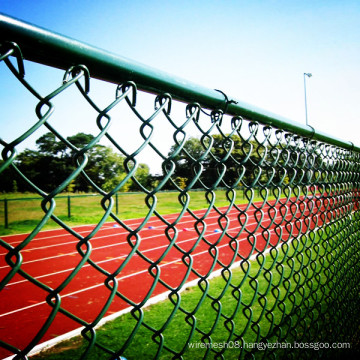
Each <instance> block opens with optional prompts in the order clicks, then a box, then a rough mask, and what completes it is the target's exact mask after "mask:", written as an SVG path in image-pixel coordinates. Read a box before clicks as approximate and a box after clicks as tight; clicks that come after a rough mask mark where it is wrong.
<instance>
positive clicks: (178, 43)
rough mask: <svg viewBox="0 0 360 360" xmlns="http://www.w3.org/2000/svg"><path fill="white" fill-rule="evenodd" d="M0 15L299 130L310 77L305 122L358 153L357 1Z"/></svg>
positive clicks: (200, 3) (9, 5)
mask: <svg viewBox="0 0 360 360" xmlns="http://www.w3.org/2000/svg"><path fill="white" fill-rule="evenodd" d="M0 12H2V13H5V14H7V15H10V16H14V17H17V18H19V19H22V20H25V21H28V22H31V23H33V24H36V25H38V26H41V27H45V28H48V29H50V30H53V31H55V32H59V33H61V34H64V35H66V36H70V37H72V38H75V39H78V40H81V41H84V42H86V43H89V44H91V45H94V46H97V47H100V48H103V49H106V50H109V51H112V52H114V53H117V54H119V55H122V56H124V57H127V58H130V59H134V60H136V61H138V62H141V63H144V64H146V65H149V66H152V67H155V68H158V69H160V70H163V71H166V72H169V73H171V74H174V75H176V76H178V77H183V78H185V79H188V80H191V81H192V82H195V83H198V84H201V85H204V86H206V87H209V88H216V89H221V90H223V91H224V92H226V93H227V94H229V95H230V96H231V97H233V98H236V99H239V100H241V101H244V102H248V103H250V104H253V105H255V106H257V107H260V108H263V109H265V110H267V111H270V112H273V113H277V114H279V115H282V116H284V117H287V118H289V119H291V120H293V121H297V122H302V123H304V122H305V110H304V83H303V73H304V72H311V73H312V74H313V77H312V78H310V79H307V97H308V118H309V123H310V124H311V125H312V126H313V127H315V128H316V129H318V130H320V131H323V132H326V133H328V134H332V135H334V136H336V137H338V138H341V139H344V140H348V141H352V142H354V143H355V144H356V145H358V146H359V145H360V139H359V135H358V134H359V133H360V131H359V130H360V125H359V124H360V121H359V120H360V71H359V64H360V27H359V25H358V24H359V23H360V1H359V0H343V1H340V0H338V1H333V0H324V1H323V0H319V1H316V0H311V1H307V0H302V1H297V0H293V1H292V0H278V1H275V0H262V1H261V0H252V1H250V0H246V1H242V0H238V1H236V0H229V1H226V0H192V1H188V0H182V1H160V0H159V1H157V0H154V1H151V0H148V1H145V0H143V1H140V0H131V1H130V0H108V1H106V0H104V1H95V0H87V1H85V0H78V1H76V0H71V1H70V0H62V1H49V0H47V1H44V0H23V1H18V0H11V1H10V0H7V1H4V0H0ZM0 76H1V74H0ZM0 121H1V120H0ZM2 136H5V135H2Z"/></svg>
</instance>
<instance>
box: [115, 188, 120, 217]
mask: <svg viewBox="0 0 360 360" xmlns="http://www.w3.org/2000/svg"><path fill="white" fill-rule="evenodd" d="M115 211H116V215H118V214H119V195H118V193H116V195H115Z"/></svg>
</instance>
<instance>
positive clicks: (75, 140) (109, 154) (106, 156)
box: [0, 133, 149, 192]
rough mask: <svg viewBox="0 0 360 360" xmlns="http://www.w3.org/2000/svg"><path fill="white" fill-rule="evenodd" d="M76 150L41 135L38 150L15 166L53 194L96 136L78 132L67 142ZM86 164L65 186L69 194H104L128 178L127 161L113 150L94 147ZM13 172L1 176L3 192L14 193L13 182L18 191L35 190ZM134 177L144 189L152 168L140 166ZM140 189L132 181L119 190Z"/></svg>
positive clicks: (26, 153)
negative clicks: (74, 192)
mask: <svg viewBox="0 0 360 360" xmlns="http://www.w3.org/2000/svg"><path fill="white" fill-rule="evenodd" d="M66 140H67V141H68V142H70V143H71V144H72V145H73V147H74V148H71V147H70V146H68V145H67V144H66V143H64V142H62V141H60V140H58V139H57V137H56V136H55V135H54V134H52V133H46V134H44V135H42V136H41V137H40V138H39V139H38V140H37V141H36V145H37V150H30V149H26V150H24V151H23V152H22V153H20V154H19V155H18V156H17V158H16V159H15V161H14V165H15V166H16V167H17V168H18V169H19V171H20V172H21V173H22V174H24V176H25V177H26V178H27V179H28V180H29V181H30V182H32V183H33V184H34V185H35V186H37V187H39V188H40V189H42V190H43V191H45V192H50V191H53V190H54V189H55V188H56V187H57V186H59V185H60V184H61V183H62V182H64V181H66V180H67V179H68V178H69V176H70V175H71V174H72V173H73V172H74V171H75V170H76V169H77V168H79V166H80V164H81V163H82V162H83V160H84V156H83V154H82V153H80V152H79V151H81V150H82V149H83V148H84V147H85V146H86V145H88V144H89V143H90V142H91V141H92V140H94V136H93V135H91V134H85V133H78V134H76V135H73V136H69V137H68V138H67V139H66ZM85 155H86V157H87V163H86V165H85V167H84V168H83V172H82V173H80V174H79V175H78V176H77V177H75V179H73V180H72V181H70V182H69V184H68V185H67V186H66V189H67V190H68V191H83V192H87V191H93V190H95V188H97V187H99V188H101V189H103V190H104V191H110V190H112V189H114V188H115V187H116V186H117V185H118V184H120V182H121V181H122V180H123V179H124V178H125V177H126V176H127V172H126V170H125V167H124V160H125V158H124V157H123V156H122V155H120V154H118V153H116V152H115V151H114V150H113V149H112V148H110V147H107V146H104V145H100V144H95V145H93V146H92V147H91V148H90V149H88V150H87V151H86V152H85ZM14 175H16V174H15V171H14V169H11V166H10V168H8V169H6V170H5V171H4V172H3V173H2V174H1V175H0V179H1V182H0V191H11V190H12V188H14V182H13V181H14V180H16V181H17V183H16V184H17V187H18V190H19V191H32V190H33V187H32V186H31V185H30V184H29V183H27V181H24V179H22V178H21V177H19V178H20V179H21V180H20V181H18V177H16V178H15V176H14ZM135 178H136V179H137V180H138V181H139V183H140V184H142V185H143V186H148V184H149V167H148V166H147V165H145V164H138V168H137V171H136V173H135ZM129 189H131V190H135V189H138V186H137V185H136V183H135V182H134V181H132V180H131V179H129V180H128V181H127V182H126V184H123V186H122V187H121V189H119V190H120V191H128V190H129Z"/></svg>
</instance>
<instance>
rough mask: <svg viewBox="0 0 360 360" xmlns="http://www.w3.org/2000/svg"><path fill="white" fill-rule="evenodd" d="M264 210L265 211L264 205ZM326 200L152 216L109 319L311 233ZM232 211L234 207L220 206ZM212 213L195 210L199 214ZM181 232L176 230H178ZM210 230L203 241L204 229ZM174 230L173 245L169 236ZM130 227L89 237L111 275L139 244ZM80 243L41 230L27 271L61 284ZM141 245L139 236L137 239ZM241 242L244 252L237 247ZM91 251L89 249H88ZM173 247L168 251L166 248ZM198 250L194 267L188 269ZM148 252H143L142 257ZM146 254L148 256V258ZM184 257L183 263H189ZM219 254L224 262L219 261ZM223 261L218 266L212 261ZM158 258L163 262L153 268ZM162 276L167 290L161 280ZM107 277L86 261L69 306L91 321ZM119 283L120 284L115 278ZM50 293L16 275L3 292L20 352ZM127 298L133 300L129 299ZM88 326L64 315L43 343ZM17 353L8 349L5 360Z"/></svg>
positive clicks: (2, 308)
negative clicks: (161, 217)
mask: <svg viewBox="0 0 360 360" xmlns="http://www.w3.org/2000/svg"><path fill="white" fill-rule="evenodd" d="M257 206H258V207H261V208H262V209H261V211H260V210H259V209H258V208H257ZM323 208H324V204H323V203H322V202H320V201H319V200H318V201H312V200H307V201H306V202H304V201H300V202H299V203H293V202H288V203H286V201H285V200H284V201H283V202H282V201H279V202H277V203H276V205H274V201H272V202H269V203H267V204H265V205H263V203H255V204H252V205H250V206H249V208H246V206H245V205H242V206H241V207H240V209H241V211H240V212H239V211H238V210H236V209H235V208H233V209H232V210H231V211H230V212H229V214H228V215H227V218H228V221H226V219H225V218H222V220H221V224H222V225H223V227H226V225H227V228H226V231H223V230H222V229H221V227H220V226H219V223H218V219H219V214H218V213H216V212H215V210H212V211H211V212H210V214H209V215H208V216H207V217H206V219H205V220H204V221H203V222H200V223H198V225H197V226H196V224H195V220H194V218H193V217H191V216H190V215H188V214H187V215H184V216H183V217H182V218H181V220H180V221H179V222H178V223H177V224H176V226H170V227H168V226H167V225H165V224H164V222H162V221H160V220H159V219H158V218H155V217H153V218H151V219H150V220H149V221H148V223H147V224H146V227H144V228H143V229H142V230H140V232H139V233H138V235H139V236H138V252H137V253H135V254H134V255H133V256H132V257H131V259H130V260H129V261H128V262H127V263H126V264H125V266H124V267H123V269H122V270H121V272H120V273H119V275H118V276H117V277H116V278H117V280H118V289H117V290H118V292H120V293H121V294H122V295H123V298H120V297H119V296H115V297H114V299H113V301H112V303H111V305H110V307H109V308H108V310H107V311H106V314H105V315H106V316H107V315H110V314H113V313H116V312H118V311H120V310H122V309H125V308H128V307H129V306H131V303H136V304H139V303H141V302H142V301H143V300H144V298H145V296H146V294H147V293H148V292H149V291H150V290H151V287H152V286H153V285H154V283H155V287H154V289H153V291H152V293H151V296H155V295H158V294H161V293H164V292H165V291H167V290H169V289H170V288H171V287H172V288H176V287H178V286H179V285H180V284H181V283H182V282H183V281H184V279H185V281H186V282H189V281H191V280H194V279H196V278H198V277H199V275H201V276H206V275H209V274H210V273H211V272H212V271H214V270H216V269H219V268H221V267H222V266H221V264H223V265H224V266H229V265H230V264H231V263H233V262H234V261H240V260H241V259H242V258H249V257H250V256H252V255H254V254H256V253H257V252H262V251H265V250H266V248H268V247H269V246H270V245H271V246H276V245H278V244H280V243H283V242H285V241H288V240H289V239H291V238H293V237H295V236H297V235H298V234H299V233H306V232H308V231H309V229H310V228H314V227H317V226H319V225H320V223H322V222H323V221H321V220H320V218H321V219H324V216H321V217H320V213H321V211H323ZM220 210H221V211H223V212H225V211H226V208H222V209H220ZM204 212H205V210H200V211H195V214H196V215H197V216H198V217H201V216H202V215H203V214H204ZM177 217H178V215H177V214H173V215H167V216H165V217H164V218H165V219H166V220H167V221H168V222H169V223H175V222H176V219H177ZM142 221H143V219H134V220H128V221H126V222H125V223H126V226H127V227H128V228H131V229H133V230H134V229H136V228H137V227H138V226H139V224H141V223H142ZM93 228H94V226H91V225H87V226H81V227H77V228H75V231H76V232H77V233H78V234H80V235H81V236H82V237H86V236H87V235H88V234H90V233H91V231H92V230H93ZM175 228H176V229H177V230H176V232H175V230H174V229H175ZM196 229H197V231H198V232H202V231H203V237H202V238H201V239H200V240H199V235H198V233H197V231H196ZM165 232H167V234H168V236H169V238H170V239H174V241H173V243H174V244H176V247H177V248H176V247H175V246H173V244H172V245H171V244H170V240H169V239H168V238H167V237H166V236H165ZM128 235H129V232H128V231H127V230H125V229H124V228H123V227H120V226H118V225H114V223H106V224H105V225H104V226H103V227H102V228H101V229H100V230H99V231H98V232H97V234H96V236H94V237H92V238H91V240H90V241H89V242H90V243H91V246H92V250H91V256H90V259H91V260H92V261H93V262H94V263H96V265H97V266H99V267H101V268H102V269H103V271H105V272H108V273H113V272H115V271H116V270H117V269H118V268H119V267H120V266H123V265H124V261H125V260H126V259H127V258H128V255H129V253H130V252H131V250H132V247H131V246H130V245H129V243H128V241H127V236H128ZM26 236H27V235H26V234H23V235H13V236H3V237H2V239H3V240H4V241H6V242H7V243H8V244H10V245H12V246H16V245H18V244H20V243H21V242H22V241H23V240H24V239H25V238H26ZM78 242H79V240H78V239H77V238H76V237H75V236H73V235H71V234H69V233H68V232H66V231H65V230H63V229H60V230H51V231H44V232H41V233H39V234H38V235H37V236H36V237H35V238H34V239H33V240H32V241H31V242H30V243H29V244H28V246H26V247H25V248H24V249H23V250H22V251H21V254H22V256H23V262H22V265H21V269H22V270H23V271H24V272H26V273H27V274H28V275H30V276H31V277H33V278H35V279H36V280H37V281H39V282H41V283H42V284H44V285H45V286H47V287H49V288H51V289H56V288H57V287H58V286H60V284H62V282H63V281H65V279H66V278H67V277H68V276H69V275H70V274H71V272H72V271H73V269H74V267H75V266H76V265H77V264H79V262H80V261H81V260H82V256H81V255H80V254H79V252H78V251H77V249H76V245H77V244H78ZM131 242H132V244H133V245H134V244H135V242H136V239H135V236H133V237H132V238H131ZM236 247H237V251H234V249H235V248H236ZM82 249H83V250H84V251H86V248H85V246H83V247H82ZM166 250H168V252H167V253H166V255H165V256H164V252H165V251H166ZM6 253H7V251H6V249H4V248H1V247H0V279H3V278H4V277H5V276H6V275H7V273H8V272H9V271H10V269H11V268H10V266H9V265H8V264H7V263H6V261H5V255H6ZM184 253H191V258H192V261H193V263H192V271H191V272H190V273H188V266H187V265H186V264H185V263H188V262H189V259H190V257H189V255H185V256H184ZM139 254H141V255H142V256H140V255H139ZM143 257H146V258H147V261H146V260H144V258H143ZM182 258H183V260H182ZM214 258H216V260H217V261H215V260H214ZM214 261H215V263H216V264H215V267H214V268H213V269H212V266H213V264H214ZM151 262H158V266H157V267H156V268H153V269H152V273H153V276H152V275H151V274H150V272H149V268H150V267H151V266H150V264H151ZM156 274H157V275H158V276H159V278H160V279H161V281H163V282H165V283H166V284H167V285H168V288H166V287H165V286H164V285H162V284H161V283H160V282H156V281H155V280H154V276H155V275H156ZM106 279H107V277H106V275H104V274H103V273H101V272H100V271H98V270H96V269H95V268H94V267H93V266H91V265H90V264H89V263H85V264H84V265H83V266H82V268H81V270H80V271H79V272H78V273H77V274H76V275H75V277H74V278H73V279H72V280H71V282H70V283H69V284H68V285H67V286H66V287H65V288H64V289H63V290H62V291H61V292H60V295H61V308H62V309H65V310H66V311H68V312H70V313H71V314H73V315H75V316H76V317H78V318H80V319H82V321H83V322H87V323H91V322H93V321H95V319H96V317H97V316H98V315H99V314H100V312H101V310H102V309H103V307H104V305H105V303H106V301H107V299H108V298H109V296H110V293H111V291H110V290H109V289H108V288H107V287H106V286H105V285H104V282H105V281H106ZM110 284H112V282H110ZM47 295H48V292H47V291H45V290H43V289H42V288H40V287H39V286H36V285H34V284H33V283H31V282H30V281H28V280H26V279H25V278H24V277H23V276H20V275H19V274H16V275H15V276H14V277H13V278H12V280H11V281H10V282H9V283H8V284H7V285H6V286H5V288H4V289H3V290H2V291H1V292H0V339H1V340H3V341H4V342H6V343H8V344H11V345H12V346H15V347H17V348H19V349H24V348H25V347H26V346H27V345H28V344H29V343H30V341H31V340H32V339H33V338H34V336H35V335H36V334H37V333H38V331H39V330H40V329H41V327H42V326H43V325H44V323H45V321H46V319H47V318H48V316H49V315H50V313H51V310H52V307H51V306H50V305H49V304H47V303H46V297H47ZM125 299H127V301H126V300H125ZM79 327H81V324H80V323H79V322H76V321H74V320H72V319H71V318H69V317H68V316H65V315H64V314H62V313H60V312H58V313H57V314H56V317H55V319H54V321H53V322H52V324H51V325H50V327H49V329H48V330H47V332H46V333H45V335H44V336H43V337H42V339H41V342H44V341H47V340H50V339H53V338H54V337H56V336H59V335H62V334H65V333H67V332H69V331H71V330H74V329H77V328H79ZM9 355H12V353H10V352H9V351H7V350H5V349H4V348H1V347H0V358H3V357H6V356H9Z"/></svg>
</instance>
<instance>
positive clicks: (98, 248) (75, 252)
mask: <svg viewBox="0 0 360 360" xmlns="http://www.w3.org/2000/svg"><path fill="white" fill-rule="evenodd" d="M278 218H282V216H281V215H279V216H277V217H276V218H275V220H276V219H278ZM268 220H270V219H269V218H267V219H266V220H265V221H268ZM214 224H217V223H211V224H207V226H211V225H214ZM256 224H257V222H253V223H248V224H247V226H252V225H256ZM165 227H166V226H165V225H164V228H165ZM229 231H230V229H228V230H227V233H229ZM234 231H235V230H234ZM238 232H239V231H238V230H237V233H238ZM122 234H128V232H125V233H118V234H111V235H105V236H103V237H112V236H117V235H122ZM218 234H221V233H210V234H205V235H204V237H209V236H214V235H218ZM154 237H159V234H155V235H152V236H147V237H144V238H142V239H141V241H145V240H149V239H152V238H154ZM73 243H77V242H73ZM66 244H68V243H66ZM120 245H128V243H127V242H126V241H123V242H121V243H115V244H106V245H104V246H99V247H96V248H95V247H94V248H92V250H91V251H92V252H93V251H96V250H101V249H104V248H109V247H113V246H120ZM166 246H167V245H166ZM37 249H39V248H37ZM71 255H79V253H78V252H77V251H73V252H70V253H65V254H60V255H59V254H58V255H54V256H49V257H45V258H40V259H35V260H28V261H24V262H23V263H22V265H24V264H31V263H34V262H39V261H46V260H51V259H57V258H60V257H63V256H71ZM5 268H9V265H4V266H0V270H1V269H5Z"/></svg>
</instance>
